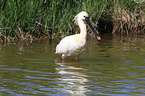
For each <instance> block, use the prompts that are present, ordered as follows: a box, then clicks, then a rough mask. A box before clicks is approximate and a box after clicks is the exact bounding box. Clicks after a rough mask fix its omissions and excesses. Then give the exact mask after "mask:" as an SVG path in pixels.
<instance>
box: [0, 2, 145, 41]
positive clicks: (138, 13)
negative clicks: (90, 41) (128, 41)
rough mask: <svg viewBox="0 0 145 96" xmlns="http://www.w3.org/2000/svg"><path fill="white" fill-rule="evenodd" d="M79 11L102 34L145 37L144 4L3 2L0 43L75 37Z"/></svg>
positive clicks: (0, 4)
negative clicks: (84, 12)
mask: <svg viewBox="0 0 145 96" xmlns="http://www.w3.org/2000/svg"><path fill="white" fill-rule="evenodd" d="M80 11H86V12H87V13H88V14H89V17H90V20H91V22H92V25H93V26H94V27H95V29H96V30H98V32H99V33H100V34H103V33H112V34H118V33H119V34H121V35H129V34H133V35H137V34H141V35H144V33H145V1H144V0H109V1H108V0H71V1H68V0H1V1H0V42H1V43H3V42H14V41H17V40H27V41H31V40H33V39H42V38H55V37H64V36H66V35H70V34H75V33H77V32H79V28H78V27H77V25H76V24H74V21H73V18H74V17H75V15H76V14H78V13H79V12H80ZM88 33H90V30H89V31H88Z"/></svg>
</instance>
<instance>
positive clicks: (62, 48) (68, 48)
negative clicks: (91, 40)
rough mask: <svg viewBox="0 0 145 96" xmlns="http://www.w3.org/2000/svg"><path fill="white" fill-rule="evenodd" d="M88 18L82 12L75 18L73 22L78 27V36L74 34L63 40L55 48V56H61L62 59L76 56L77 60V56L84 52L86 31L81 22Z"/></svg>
mask: <svg viewBox="0 0 145 96" xmlns="http://www.w3.org/2000/svg"><path fill="white" fill-rule="evenodd" d="M86 17H88V14H87V13H86V12H84V11H82V12H80V13H79V14H78V15H76V16H75V18H74V20H75V22H76V23H77V24H78V25H79V27H80V34H75V35H71V36H67V37H65V38H63V39H62V40H61V41H60V42H59V44H58V45H57V46H56V52H55V54H62V59H64V58H65V57H67V56H72V55H74V56H76V59H79V55H80V54H81V53H82V52H83V51H84V49H85V48H86V45H87V41H86V37H87V30H86V25H85V23H84V21H83V20H85V19H86Z"/></svg>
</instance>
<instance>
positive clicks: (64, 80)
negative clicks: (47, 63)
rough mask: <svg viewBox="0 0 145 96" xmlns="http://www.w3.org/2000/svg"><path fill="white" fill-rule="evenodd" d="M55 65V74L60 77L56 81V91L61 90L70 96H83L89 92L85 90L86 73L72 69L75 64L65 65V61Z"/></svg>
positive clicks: (81, 69)
mask: <svg viewBox="0 0 145 96" xmlns="http://www.w3.org/2000/svg"><path fill="white" fill-rule="evenodd" d="M56 64H57V65H60V67H57V68H56V70H57V73H58V74H60V75H61V76H60V77H59V78H57V79H58V81H59V82H60V84H59V86H61V87H59V88H57V90H61V91H62V92H64V93H69V94H71V95H81V96H82V95H85V93H86V92H89V91H90V90H88V89H87V84H86V83H87V82H89V81H88V79H87V78H88V77H89V76H88V75H85V72H84V71H87V70H86V69H84V68H78V67H74V66H75V64H76V62H74V63H67V61H66V62H65V60H60V61H56Z"/></svg>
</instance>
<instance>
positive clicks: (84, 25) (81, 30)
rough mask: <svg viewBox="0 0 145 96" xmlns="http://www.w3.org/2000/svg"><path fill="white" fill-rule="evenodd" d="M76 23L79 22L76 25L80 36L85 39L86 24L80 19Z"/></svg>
mask: <svg viewBox="0 0 145 96" xmlns="http://www.w3.org/2000/svg"><path fill="white" fill-rule="evenodd" d="M78 22H79V23H78V25H79V27H80V35H82V37H84V38H86V37H87V30H86V24H85V23H84V21H83V20H82V19H80V20H79V21H78Z"/></svg>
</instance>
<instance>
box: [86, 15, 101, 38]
mask: <svg viewBox="0 0 145 96" xmlns="http://www.w3.org/2000/svg"><path fill="white" fill-rule="evenodd" d="M85 20H86V22H87V23H88V25H89V26H90V27H91V29H92V31H93V32H94V34H95V37H96V39H98V40H101V37H100V36H99V35H98V33H97V32H96V30H95V29H94V27H93V26H92V24H91V22H90V20H89V17H85Z"/></svg>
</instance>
